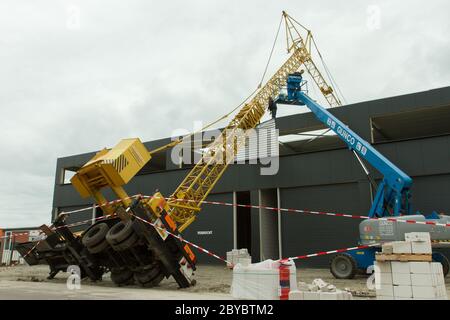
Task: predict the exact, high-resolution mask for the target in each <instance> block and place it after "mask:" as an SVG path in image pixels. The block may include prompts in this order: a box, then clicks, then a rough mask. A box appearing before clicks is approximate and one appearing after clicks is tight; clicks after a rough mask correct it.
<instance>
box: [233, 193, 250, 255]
mask: <svg viewBox="0 0 450 320" xmlns="http://www.w3.org/2000/svg"><path fill="white" fill-rule="evenodd" d="M235 204H250V191H243V192H236V203H235ZM251 214H252V209H251V208H245V207H241V206H239V207H236V235H237V237H236V247H237V249H243V248H247V249H248V252H249V254H250V255H251V254H252V253H251V249H252V215H251Z"/></svg>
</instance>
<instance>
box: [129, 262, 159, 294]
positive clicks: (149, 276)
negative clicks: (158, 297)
mask: <svg viewBox="0 0 450 320" xmlns="http://www.w3.org/2000/svg"><path fill="white" fill-rule="evenodd" d="M134 279H135V280H136V282H137V283H138V284H140V285H141V286H142V287H146V288H151V287H155V286H157V285H158V284H159V283H160V282H161V281H162V280H163V279H164V274H163V273H162V272H161V269H160V268H159V266H157V265H155V266H154V267H153V268H151V269H149V270H145V271H141V272H135V273H134Z"/></svg>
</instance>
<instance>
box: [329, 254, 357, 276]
mask: <svg viewBox="0 0 450 320" xmlns="http://www.w3.org/2000/svg"><path fill="white" fill-rule="evenodd" d="M357 270H358V267H357V264H356V261H355V259H354V258H353V257H352V256H351V255H349V254H348V253H341V254H338V255H336V256H334V257H333V259H331V262H330V271H331V273H332V274H333V276H334V277H335V278H336V279H353V278H354V277H355V274H356V271H357Z"/></svg>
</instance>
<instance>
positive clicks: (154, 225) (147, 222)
mask: <svg viewBox="0 0 450 320" xmlns="http://www.w3.org/2000/svg"><path fill="white" fill-rule="evenodd" d="M132 215H133V216H134V217H135V218H136V219H138V220H140V221H142V222H144V223H146V224H149V225H151V226H152V227H154V228H155V229H159V230H161V231H163V232H166V233H167V234H169V235H171V236H172V237H175V238H177V239H178V240H180V241H182V242H184V243H187V244H188V245H191V246H193V247H194V248H196V249H198V250H199V251H201V252H203V253H206V254H207V255H209V256H211V257H214V258H216V259H218V260H221V261H223V262H225V263H228V264H232V263H231V262H230V261H228V260H226V259H225V258H222V257H221V256H219V255H217V254H215V253H213V252H211V251H209V250H206V249H205V248H202V247H200V246H199V245H196V244H195V243H192V242H190V241H188V240H186V239H184V238H183V237H181V236H180V235H176V234H173V233H171V232H169V231H167V229H165V228H161V227H159V226H157V225H156V224H154V223H152V222H150V221H147V220H144V219H142V218H140V217H138V216H135V215H134V214H132Z"/></svg>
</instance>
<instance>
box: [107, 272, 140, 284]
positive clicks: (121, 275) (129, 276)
mask: <svg viewBox="0 0 450 320" xmlns="http://www.w3.org/2000/svg"><path fill="white" fill-rule="evenodd" d="M111 281H112V282H114V284H115V285H117V286H127V285H131V284H133V283H134V278H133V272H132V271H131V270H129V269H125V268H113V269H111Z"/></svg>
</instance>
